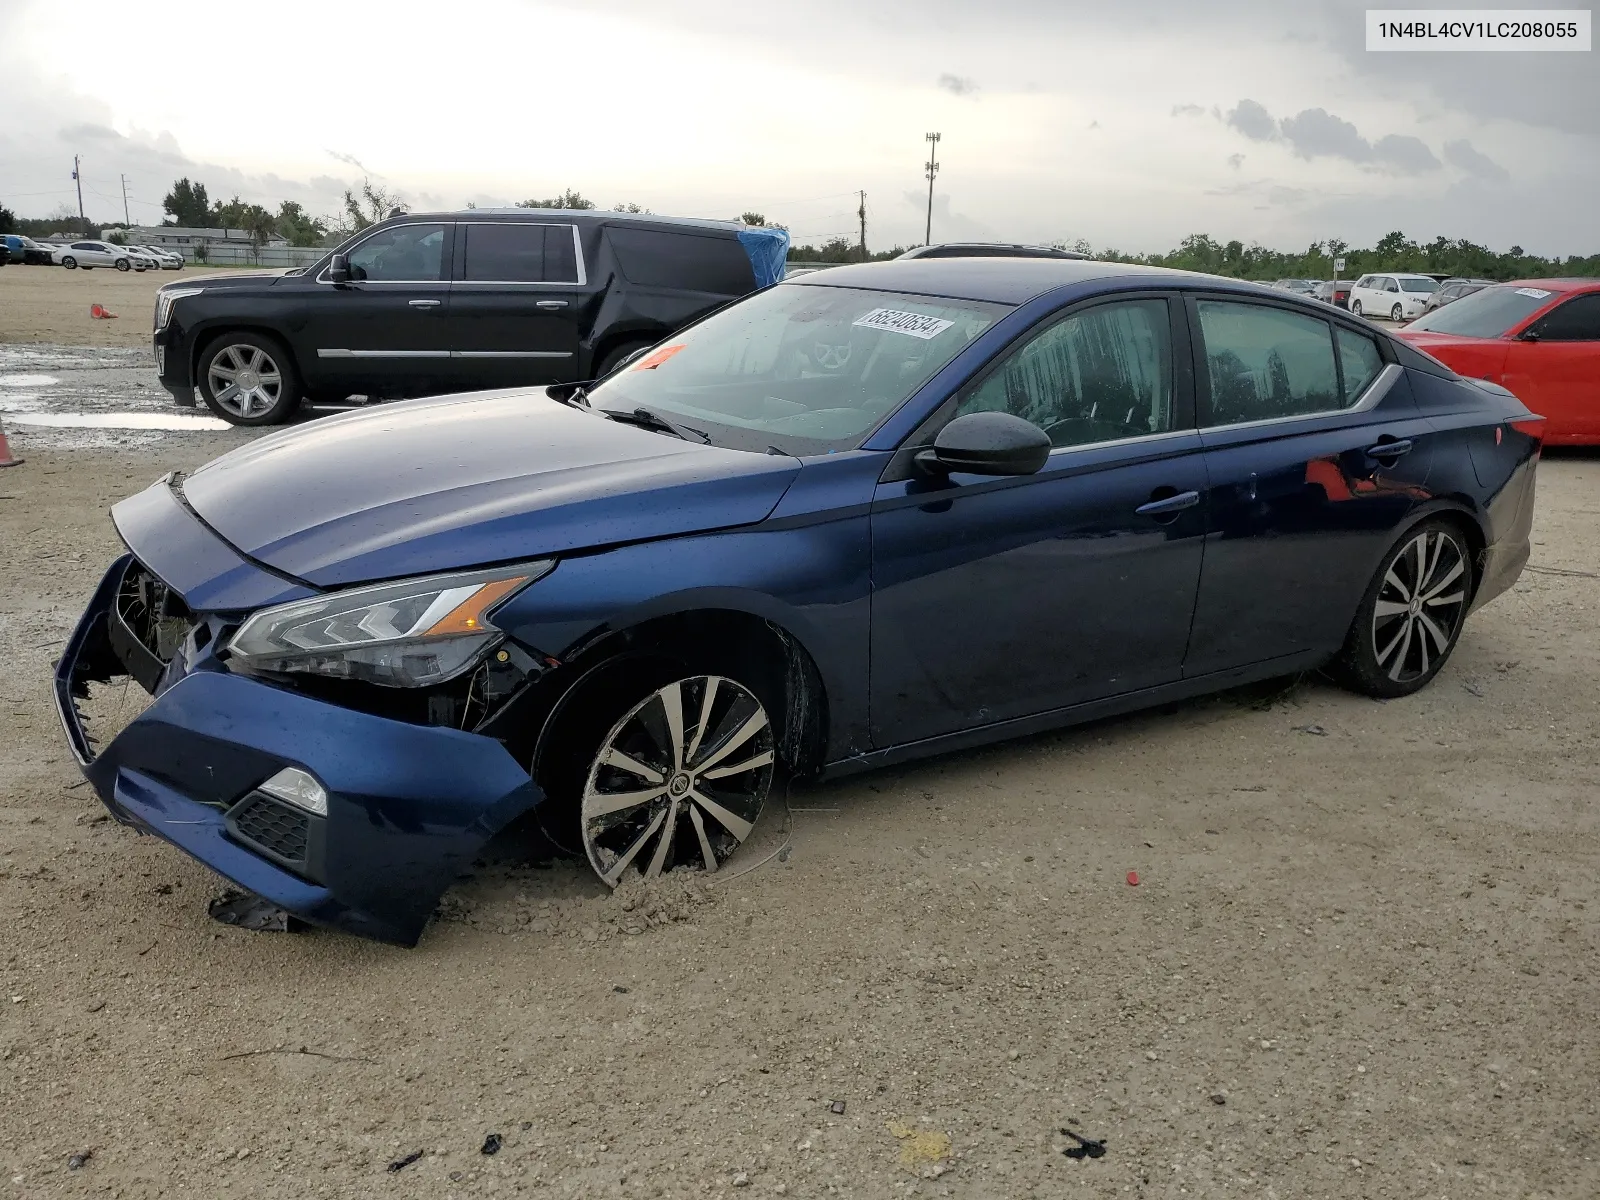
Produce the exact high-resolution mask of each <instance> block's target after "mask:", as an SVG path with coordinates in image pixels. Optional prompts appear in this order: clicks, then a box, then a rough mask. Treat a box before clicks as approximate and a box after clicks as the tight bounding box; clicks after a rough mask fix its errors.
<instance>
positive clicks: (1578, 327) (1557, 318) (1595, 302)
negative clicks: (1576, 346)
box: [1534, 292, 1600, 342]
mask: <svg viewBox="0 0 1600 1200" xmlns="http://www.w3.org/2000/svg"><path fill="white" fill-rule="evenodd" d="M1534 331H1535V332H1537V333H1538V335H1539V337H1540V338H1541V339H1542V340H1544V341H1547V342H1600V292H1590V293H1589V294H1587V295H1583V296H1574V297H1573V298H1572V299H1571V300H1568V301H1567V302H1566V303H1565V304H1563V305H1561V307H1560V308H1557V309H1555V310H1554V311H1553V312H1551V313H1550V314H1549V315H1548V316H1547V317H1545V318H1544V319H1543V320H1542V321H1540V322H1539V323H1538V324H1537V325H1535V326H1534Z"/></svg>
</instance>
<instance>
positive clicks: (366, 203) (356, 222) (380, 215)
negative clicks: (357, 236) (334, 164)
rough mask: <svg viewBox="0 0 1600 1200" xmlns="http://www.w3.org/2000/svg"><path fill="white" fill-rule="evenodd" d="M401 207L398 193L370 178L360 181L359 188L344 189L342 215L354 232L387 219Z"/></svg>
mask: <svg viewBox="0 0 1600 1200" xmlns="http://www.w3.org/2000/svg"><path fill="white" fill-rule="evenodd" d="M400 207H401V200H400V196H399V193H397V192H392V191H390V190H389V189H388V188H386V187H384V186H383V185H382V184H378V183H373V182H372V180H370V179H363V180H362V181H361V188H360V190H359V191H358V190H357V189H355V188H345V190H344V215H345V217H346V218H347V219H348V220H349V221H350V225H351V227H352V228H353V229H354V230H355V232H357V233H360V232H361V231H362V230H363V229H366V228H367V227H368V226H370V225H376V224H377V223H378V222H379V221H384V220H387V219H388V218H389V216H390V214H392V213H393V212H394V211H395V210H396V209H398V208H400Z"/></svg>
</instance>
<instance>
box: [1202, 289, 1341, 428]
mask: <svg viewBox="0 0 1600 1200" xmlns="http://www.w3.org/2000/svg"><path fill="white" fill-rule="evenodd" d="M1195 308H1196V310H1197V311H1198V314H1199V318H1200V334H1201V338H1202V339H1203V341H1204V345H1205V355H1206V374H1207V376H1208V379H1209V393H1208V395H1209V404H1208V406H1207V408H1206V412H1205V419H1204V421H1203V423H1204V424H1206V425H1236V424H1240V423H1242V422H1245V421H1268V420H1273V419H1275V418H1279V417H1299V416H1306V415H1309V414H1311V413H1321V412H1337V411H1338V410H1339V409H1340V408H1343V407H1344V404H1345V402H1344V400H1343V398H1342V397H1341V396H1340V394H1339V371H1338V367H1337V365H1336V363H1335V361H1334V350H1333V330H1332V328H1331V327H1330V326H1329V324H1328V322H1326V321H1324V320H1321V319H1320V318H1318V317H1312V316H1307V315H1304V314H1302V313H1295V312H1288V311H1287V310H1285V309H1281V308H1269V307H1268V306H1266V305H1264V304H1241V303H1238V302H1234V301H1228V300H1200V301H1197V302H1196V304H1195Z"/></svg>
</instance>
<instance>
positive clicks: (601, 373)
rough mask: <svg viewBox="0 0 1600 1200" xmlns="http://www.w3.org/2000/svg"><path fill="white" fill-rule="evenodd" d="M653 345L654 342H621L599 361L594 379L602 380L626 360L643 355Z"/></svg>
mask: <svg viewBox="0 0 1600 1200" xmlns="http://www.w3.org/2000/svg"><path fill="white" fill-rule="evenodd" d="M653 345H655V343H654V342H643V341H640V342H623V343H622V345H620V346H615V347H613V348H612V349H610V350H607V351H606V354H605V357H604V358H602V359H601V360H600V365H599V366H598V367H596V368H595V372H594V377H595V378H596V379H602V378H604V377H605V376H607V375H609V374H611V372H613V371H615V370H616V369H617V368H618V367H620V366H622V364H623V363H625V362H627V361H628V359H630V358H632V357H634V356H635V355H639V354H643V353H644V352H645V351H646V350H648V349H650V347H651V346H653Z"/></svg>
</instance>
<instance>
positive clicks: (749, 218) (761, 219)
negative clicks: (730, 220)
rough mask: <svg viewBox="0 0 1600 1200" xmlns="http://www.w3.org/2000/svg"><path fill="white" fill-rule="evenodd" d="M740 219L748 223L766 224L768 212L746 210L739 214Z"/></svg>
mask: <svg viewBox="0 0 1600 1200" xmlns="http://www.w3.org/2000/svg"><path fill="white" fill-rule="evenodd" d="M739 220H740V221H742V222H743V223H744V224H746V225H765V224H766V223H767V215H766V213H758V212H745V213H740V214H739Z"/></svg>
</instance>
